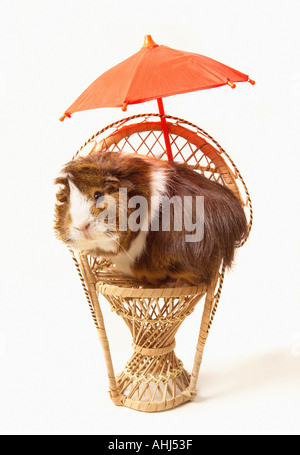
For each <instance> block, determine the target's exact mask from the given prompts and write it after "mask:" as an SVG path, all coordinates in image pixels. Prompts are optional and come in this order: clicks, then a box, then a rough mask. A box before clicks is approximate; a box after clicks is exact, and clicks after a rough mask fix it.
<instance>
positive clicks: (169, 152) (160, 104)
mask: <svg viewBox="0 0 300 455" xmlns="http://www.w3.org/2000/svg"><path fill="white" fill-rule="evenodd" d="M157 104H158V110H159V113H160V115H165V110H164V105H163V101H162V98H157ZM160 121H161V127H162V132H163V135H164V139H165V144H166V150H167V155H168V160H169V161H174V159H173V154H172V149H171V143H170V136H169V132H168V126H167V122H166V119H165V117H161V118H160Z"/></svg>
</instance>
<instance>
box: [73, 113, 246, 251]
mask: <svg viewBox="0 0 300 455" xmlns="http://www.w3.org/2000/svg"><path fill="white" fill-rule="evenodd" d="M160 117H161V116H160V115H156V114H139V115H135V116H132V117H128V118H126V119H122V120H119V121H117V122H114V123H112V124H111V125H108V126H107V127H105V128H103V129H102V130H100V131H99V132H98V133H96V134H95V135H94V136H92V137H91V138H90V139H89V140H88V141H87V142H86V143H85V144H84V145H83V146H82V147H81V148H80V149H79V150H78V152H77V153H76V155H75V156H74V158H75V157H76V156H77V155H78V154H79V153H80V152H81V151H82V150H84V149H86V147H87V146H88V145H89V144H92V143H94V146H93V148H92V150H90V152H89V153H92V152H95V151H103V152H104V151H112V152H113V151H119V152H123V153H138V154H142V155H149V156H153V157H155V158H158V159H162V160H166V159H167V153H166V150H165V144H164V137H163V132H162V126H161V121H160ZM165 118H166V120H167V127H168V132H169V136H170V142H171V147H172V153H173V156H174V161H179V162H182V163H186V164H187V165H188V166H190V167H191V168H192V169H194V170H196V171H197V172H200V173H202V174H203V175H204V176H205V177H207V178H209V179H211V180H214V181H216V182H218V183H221V184H222V185H225V186H227V187H228V188H229V189H230V190H231V191H232V192H233V193H234V194H235V196H236V197H237V198H238V199H239V201H240V203H241V205H242V206H243V208H244V210H245V214H246V216H247V220H248V235H247V238H248V236H249V233H250V230H251V227H252V220H253V212H252V203H251V199H250V195H249V192H248V189H247V187H246V184H245V182H244V179H243V178H242V176H241V174H240V172H239V171H238V169H237V167H236V165H235V164H234V162H233V161H232V159H231V158H230V156H229V155H228V154H227V153H226V152H225V150H224V149H223V148H222V147H221V146H220V145H219V144H218V143H217V141H216V140H215V139H213V137H212V136H210V135H209V134H208V133H206V132H205V131H204V130H202V129H201V128H199V127H198V126H196V125H194V124H192V123H190V122H187V121H186V120H183V119H179V118H177V117H172V116H165ZM137 120H138V121H137ZM107 133H109V134H107ZM247 238H246V239H245V240H244V241H243V243H242V244H241V245H243V244H244V243H245V241H246V240H247Z"/></svg>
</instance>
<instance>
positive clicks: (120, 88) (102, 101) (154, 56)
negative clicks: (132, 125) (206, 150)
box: [62, 35, 254, 119]
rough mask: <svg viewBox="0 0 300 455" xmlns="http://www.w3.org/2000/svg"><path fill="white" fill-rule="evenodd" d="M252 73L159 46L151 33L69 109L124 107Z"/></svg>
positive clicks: (243, 79)
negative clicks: (134, 51) (137, 49)
mask: <svg viewBox="0 0 300 455" xmlns="http://www.w3.org/2000/svg"><path fill="white" fill-rule="evenodd" d="M246 81H249V82H251V83H254V81H251V80H250V79H249V76H248V75H246V74H243V73H241V72H239V71H237V70H235V69H233V68H231V67H229V66H226V65H224V64H223V63H220V62H217V61H216V60H213V59H211V58H209V57H205V56H203V55H200V54H195V53H192V52H184V51H180V50H176V49H171V48H170V47H167V46H163V45H160V46H159V45H157V44H156V43H155V42H154V41H153V40H152V38H151V36H150V35H147V36H146V37H145V43H144V46H143V47H142V48H141V49H140V50H139V52H137V53H135V54H134V55H132V56H131V57H129V58H128V59H126V60H124V61H122V62H121V63H119V64H118V65H116V66H114V67H113V68H111V69H110V70H108V71H106V72H105V73H103V74H102V75H101V76H100V77H98V79H96V80H95V81H94V82H93V83H92V84H91V85H90V86H89V87H88V88H87V89H86V90H85V91H84V92H83V93H82V94H81V95H80V96H79V97H78V98H77V99H76V101H75V102H74V103H73V104H72V105H71V106H70V107H69V108H68V109H67V110H66V112H65V115H64V118H65V117H66V116H67V117H70V116H71V114H73V113H74V112H79V111H84V110H88V109H96V108H100V107H123V110H126V107H127V105H129V104H138V103H142V102H145V101H149V100H153V99H160V98H164V97H167V96H172V95H176V94H180V93H186V92H193V91H197V90H204V89H209V88H214V87H220V86H222V85H226V84H228V85H230V86H231V87H232V88H235V82H246ZM62 119H63V118H62Z"/></svg>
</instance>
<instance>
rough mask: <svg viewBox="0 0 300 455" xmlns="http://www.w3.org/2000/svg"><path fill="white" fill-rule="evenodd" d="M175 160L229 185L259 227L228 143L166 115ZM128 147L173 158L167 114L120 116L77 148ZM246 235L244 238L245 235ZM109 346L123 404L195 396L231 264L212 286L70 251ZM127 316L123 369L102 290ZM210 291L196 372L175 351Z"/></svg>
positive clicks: (154, 405) (115, 390) (159, 407)
mask: <svg viewBox="0 0 300 455" xmlns="http://www.w3.org/2000/svg"><path fill="white" fill-rule="evenodd" d="M165 118H166V120H167V125H168V131H169V135H170V140H171V146H172V151H173V155H174V160H176V161H179V162H184V163H186V164H188V165H189V166H191V167H192V168H193V169H195V170H196V171H198V172H201V173H202V174H204V175H205V176H206V177H207V178H209V179H213V180H215V181H217V182H219V183H221V184H223V185H226V186H227V187H228V188H230V189H231V190H232V191H233V193H234V194H235V195H236V196H237V198H238V199H239V200H240V202H241V204H242V206H243V207H244V209H245V212H246V215H247V217H248V226H249V229H248V235H249V232H250V229H251V226H252V205H251V200H250V197H249V193H248V190H247V187H246V185H245V182H244V180H243V178H242V176H241V174H240V173H239V171H238V169H237V168H236V166H235V165H234V163H233V161H232V160H231V158H230V157H229V156H228V155H227V153H226V152H225V151H224V150H223V149H222V147H221V146H220V145H219V144H218V143H217V142H216V141H215V140H214V139H213V138H212V137H211V136H209V135H208V134H207V133H206V132H204V131H203V130H201V129H200V128H198V127H197V126H196V125H193V124H191V123H190V122H186V121H185V120H183V119H178V118H176V117H171V116H165ZM91 146H92V147H93V149H92V150H93V151H95V150H99V151H103V152H105V151H121V152H123V153H128V152H129V153H133V152H134V153H139V154H144V155H150V156H154V157H156V158H159V159H167V156H166V152H165V148H164V140H163V134H162V131H161V122H160V116H159V115H156V114H141V115H136V116H132V117H128V118H126V119H122V120H120V121H117V122H115V123H113V124H111V125H109V126H107V127H105V128H103V129H102V130H101V131H99V132H98V133H96V134H95V135H94V136H93V137H92V138H90V139H89V140H88V141H87V142H86V143H85V144H84V145H83V146H82V147H81V148H80V149H79V150H78V152H77V153H76V154H75V156H74V157H73V158H75V157H77V156H78V155H79V154H82V153H83V154H87V153H89V152H90V151H91ZM244 242H245V241H244ZM71 254H72V257H73V259H74V261H75V265H76V267H77V270H78V273H79V276H80V278H81V281H82V285H83V288H84V291H85V294H86V297H87V301H88V304H89V306H90V310H91V313H92V317H93V320H94V323H95V326H96V329H97V332H98V335H99V339H100V342H101V346H102V348H103V353H104V358H105V362H106V367H107V373H108V382H109V389H110V395H111V398H112V400H113V402H114V403H115V404H116V405H123V406H127V407H129V408H132V409H135V410H138V411H147V412H154V411H164V410H167V409H171V408H174V407H175V406H178V405H180V404H182V403H184V402H186V401H189V400H191V399H193V397H194V396H195V395H196V384H197V379H198V375H199V370H200V366H201V362H202V356H203V351H204V347H205V343H206V340H207V337H208V333H209V329H210V327H211V324H212V321H213V318H214V315H215V312H216V309H217V305H218V302H219V299H220V294H221V289H222V284H223V279H224V268H223V267H221V269H220V271H219V273H218V274H217V276H215V278H214V280H213V281H212V282H211V283H210V284H209V286H206V287H205V286H187V287H180V288H159V289H157V288H154V287H151V286H149V285H147V286H145V285H143V283H140V282H137V281H133V280H132V279H131V278H127V277H125V276H122V275H120V274H119V273H117V272H116V271H115V270H114V267H113V265H112V264H110V263H109V262H108V261H107V260H104V259H102V258H98V257H92V256H90V255H86V254H85V253H83V252H81V253H77V254H76V253H75V252H74V251H71ZM100 294H101V295H102V296H104V297H105V298H106V300H107V301H108V302H109V304H110V307H111V309H112V310H113V311H114V312H115V313H116V314H117V315H119V316H121V317H122V319H123V320H124V322H125V324H126V325H127V326H128V328H129V330H130V332H131V334H132V346H133V354H132V356H131V358H130V359H129V361H128V362H127V363H126V365H125V367H124V369H123V371H122V372H121V373H120V374H119V375H118V376H116V375H115V372H114V368H113V362H112V357H111V353H110V348H109V342H108V339H107V334H106V330H105V325H104V320H103V315H102V311H101V308H100V304H99V295H100ZM202 298H203V300H204V309H203V316H202V321H201V324H200V333H199V337H198V342H197V346H196V353H195V359H194V365H193V370H192V372H191V374H189V373H188V372H187V371H186V370H185V369H184V367H183V362H182V361H181V360H179V359H178V358H177V357H176V355H175V351H174V349H175V336H176V333H177V331H178V329H179V327H180V325H181V324H182V322H183V321H184V319H185V318H186V317H187V316H189V315H190V314H191V313H192V312H193V311H194V309H195V306H196V304H197V303H198V302H199V301H200V300H201V299H202Z"/></svg>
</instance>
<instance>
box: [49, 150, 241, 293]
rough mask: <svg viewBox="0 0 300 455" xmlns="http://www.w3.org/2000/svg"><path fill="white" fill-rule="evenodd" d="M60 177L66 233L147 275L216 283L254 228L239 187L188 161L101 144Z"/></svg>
mask: <svg viewBox="0 0 300 455" xmlns="http://www.w3.org/2000/svg"><path fill="white" fill-rule="evenodd" d="M55 183H56V184H59V185H60V188H59V190H58V192H57V195H56V196H57V203H56V206H55V226H54V229H55V232H56V236H57V237H58V239H60V240H62V241H63V242H64V243H65V244H67V245H68V246H69V247H70V248H72V249H74V250H79V251H83V250H84V251H86V252H87V253H89V254H91V255H94V256H100V257H106V258H108V259H109V260H110V261H111V262H112V263H113V264H115V268H116V270H117V271H119V272H120V273H122V274H124V275H127V276H131V277H134V278H135V279H137V280H138V281H140V282H145V283H150V284H152V285H158V286H159V285H164V284H166V283H167V282H170V281H171V282H180V283H185V284H192V285H200V284H209V283H210V282H211V280H212V279H213V278H214V277H215V275H216V273H217V272H218V270H219V267H220V265H221V264H222V262H223V264H224V265H225V266H226V267H230V266H231V265H232V262H233V259H234V253H235V249H236V247H237V246H239V245H240V243H241V242H242V240H243V239H244V238H245V236H246V234H247V229H248V228H247V220H246V216H245V213H244V210H243V208H242V206H241V204H240V202H239V201H238V199H237V198H236V197H235V195H234V194H233V193H232V191H230V190H229V189H228V188H226V187H225V186H223V185H222V184H219V183H216V182H214V181H211V180H209V179H207V178H206V177H204V176H203V175H201V174H199V173H198V172H196V171H194V170H193V169H191V168H190V167H189V166H187V165H186V164H181V163H177V162H170V161H163V160H158V159H155V158H149V157H145V156H141V155H137V154H134V155H129V154H125V153H120V152H102V153H100V152H95V153H92V154H90V155H88V156H86V157H80V158H77V159H75V160H73V161H71V162H69V163H67V164H66V165H65V166H64V168H63V170H62V173H61V175H60V176H59V177H58V178H57V179H56V180H55Z"/></svg>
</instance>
